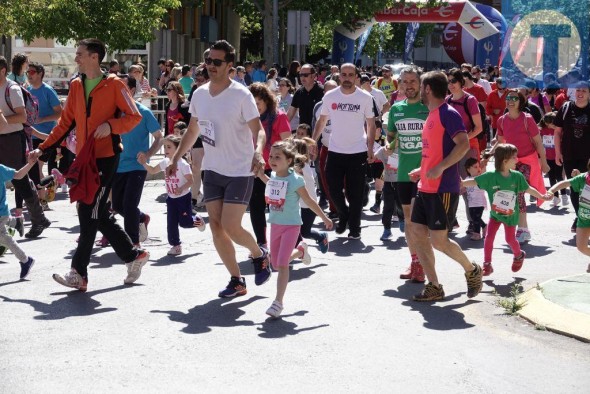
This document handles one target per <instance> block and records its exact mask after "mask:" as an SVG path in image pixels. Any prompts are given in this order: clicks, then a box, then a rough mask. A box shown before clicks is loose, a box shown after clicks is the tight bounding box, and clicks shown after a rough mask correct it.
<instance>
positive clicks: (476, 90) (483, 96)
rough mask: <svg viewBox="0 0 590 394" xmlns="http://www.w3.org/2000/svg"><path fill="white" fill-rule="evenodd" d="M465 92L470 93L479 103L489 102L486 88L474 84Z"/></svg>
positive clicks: (465, 89)
mask: <svg viewBox="0 0 590 394" xmlns="http://www.w3.org/2000/svg"><path fill="white" fill-rule="evenodd" d="M463 90H464V91H466V92H467V93H469V94H470V95H472V96H475V98H476V99H477V102H478V103H481V102H484V101H487V100H488V95H487V93H486V91H485V90H484V88H482V87H481V86H479V85H478V84H473V86H472V87H470V88H463Z"/></svg>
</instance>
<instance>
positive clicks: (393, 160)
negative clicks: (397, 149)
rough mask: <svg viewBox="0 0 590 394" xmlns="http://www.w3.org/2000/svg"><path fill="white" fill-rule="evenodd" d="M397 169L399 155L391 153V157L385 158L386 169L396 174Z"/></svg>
mask: <svg viewBox="0 0 590 394" xmlns="http://www.w3.org/2000/svg"><path fill="white" fill-rule="evenodd" d="M398 167H399V155H398V154H397V153H392V154H391V156H389V157H388V158H387V168H388V169H389V170H393V171H395V172H397V168H398Z"/></svg>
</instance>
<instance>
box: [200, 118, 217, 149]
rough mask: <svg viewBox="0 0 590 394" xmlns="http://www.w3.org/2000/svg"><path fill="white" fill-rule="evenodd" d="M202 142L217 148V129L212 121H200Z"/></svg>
mask: <svg viewBox="0 0 590 394" xmlns="http://www.w3.org/2000/svg"><path fill="white" fill-rule="evenodd" d="M199 129H200V130H201V134H200V135H201V140H202V141H203V142H205V143H207V144H209V145H211V146H215V128H214V127H213V122H211V121H210V120H199Z"/></svg>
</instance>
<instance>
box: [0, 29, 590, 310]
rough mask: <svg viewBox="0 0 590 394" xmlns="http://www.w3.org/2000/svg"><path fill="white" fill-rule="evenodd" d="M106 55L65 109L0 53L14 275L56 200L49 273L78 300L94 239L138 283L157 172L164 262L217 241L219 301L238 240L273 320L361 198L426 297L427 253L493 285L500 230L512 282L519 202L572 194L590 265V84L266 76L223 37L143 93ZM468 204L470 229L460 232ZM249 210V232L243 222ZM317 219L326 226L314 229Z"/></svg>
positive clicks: (522, 236) (4, 221) (426, 76)
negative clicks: (456, 235)
mask: <svg viewBox="0 0 590 394" xmlns="http://www.w3.org/2000/svg"><path fill="white" fill-rule="evenodd" d="M104 57H105V46H104V44H103V43H102V42H100V41H99V40H96V39H85V40H81V41H80V42H78V45H77V49H76V58H75V61H76V64H77V66H78V74H77V75H76V76H75V77H74V78H73V79H72V80H71V83H70V90H69V94H68V96H67V98H66V99H65V102H60V100H59V98H58V96H57V94H56V93H55V91H54V90H53V89H52V88H51V87H50V86H49V85H48V84H46V83H45V82H43V77H44V74H45V71H44V67H43V65H42V64H39V63H34V62H29V61H28V59H27V57H26V56H25V55H23V54H17V55H15V56H14V57H13V59H12V62H11V64H10V65H9V64H8V62H7V60H6V59H4V58H2V57H0V92H5V94H0V178H1V180H2V182H3V183H5V182H9V181H10V182H11V184H12V186H13V187H14V189H15V201H14V204H13V202H12V201H7V194H6V188H4V187H0V245H1V246H2V248H1V249H0V252H1V253H0V255H1V254H2V253H4V252H5V251H6V249H8V250H10V251H11V252H12V253H13V254H14V257H15V258H16V259H17V260H18V261H19V262H20V266H21V272H20V278H21V279H24V278H27V277H28V275H29V273H30V271H31V268H32V267H33V265H34V263H35V260H34V258H33V257H32V256H28V255H27V253H26V251H25V250H23V249H22V248H21V245H19V244H17V243H16V242H15V241H14V238H13V237H14V236H16V233H18V234H19V235H20V236H23V235H24V236H26V237H28V238H38V237H39V236H40V235H41V233H42V232H43V231H44V230H45V229H46V228H47V227H49V226H50V225H51V221H50V220H49V219H48V218H46V217H45V214H44V211H45V210H47V209H48V206H49V204H50V203H51V200H52V199H53V198H54V196H55V193H56V191H57V190H61V192H67V193H69V196H70V199H71V201H73V202H74V201H75V202H76V204H75V205H72V209H74V206H75V209H76V210H77V214H78V217H79V222H80V234H79V238H78V240H77V242H78V244H77V248H76V251H75V253H74V256H73V258H72V263H71V267H70V269H69V271H67V272H66V273H65V274H64V275H60V274H54V275H53V279H54V280H55V281H56V282H58V283H60V284H61V285H63V286H67V287H70V288H75V289H78V290H80V291H86V290H87V288H88V285H89V279H88V278H89V275H88V265H89V263H90V259H91V254H92V249H93V247H94V246H95V243H96V244H97V245H99V246H102V247H107V246H112V248H113V249H114V251H115V253H116V254H117V256H118V258H119V259H121V260H122V261H124V262H125V263H126V268H127V273H126V276H125V278H124V283H125V284H131V283H134V282H136V281H137V280H138V279H139V277H140V275H141V271H142V268H143V267H144V266H145V264H146V263H147V262H148V260H149V257H150V254H149V250H148V249H149V246H148V244H145V241H146V239H147V237H148V226H149V223H150V215H149V212H143V211H142V210H141V204H140V201H141V195H142V190H143V186H144V183H145V180H146V176H147V174H156V173H158V172H164V173H165V186H166V189H165V192H166V193H167V198H166V206H167V224H166V232H167V239H168V243H169V245H170V250H169V251H168V255H170V256H178V255H181V254H182V242H181V240H180V234H179V227H183V228H197V229H198V230H200V231H210V233H211V237H212V239H213V243H214V246H215V249H216V251H217V253H218V255H219V258H220V260H221V261H222V262H223V264H224V265H225V268H226V269H227V271H228V273H229V277H230V279H229V282H228V284H227V285H226V286H225V287H224V288H223V289H222V290H221V291H220V292H219V294H218V295H219V297H226V298H228V297H236V296H242V295H245V294H246V293H247V286H246V280H245V278H244V277H243V276H242V274H241V272H240V267H239V265H238V260H237V256H236V250H235V245H239V246H242V247H244V248H246V249H248V251H249V258H250V259H251V261H252V263H253V265H254V271H255V277H254V283H255V284H256V285H262V284H264V283H266V282H267V281H268V280H269V279H270V278H271V275H272V273H273V272H278V275H277V276H278V278H277V294H276V297H275V300H274V301H273V302H272V304H271V305H270V307H269V308H268V310H267V311H266V313H267V314H268V315H270V316H272V317H278V316H280V314H281V312H282V310H283V302H284V297H285V292H286V288H287V284H288V282H289V265H290V263H291V262H292V261H293V260H301V261H302V262H303V263H304V264H309V263H310V262H311V258H312V257H311V255H312V254H315V253H316V252H314V251H313V248H310V245H309V243H310V241H313V243H314V244H315V245H316V246H317V250H318V251H319V252H320V254H324V253H327V252H329V248H330V237H331V236H330V235H329V232H328V231H330V230H334V232H335V233H336V234H337V235H342V236H345V235H344V234H345V233H347V234H346V236H347V237H348V238H349V239H350V240H351V242H354V241H353V240H358V239H360V238H361V215H362V212H363V208H364V207H365V206H368V205H370V207H369V210H370V211H371V212H372V213H373V214H375V215H381V221H382V225H383V233H382V235H381V237H380V240H381V241H382V242H385V243H386V242H389V240H390V239H391V237H392V223H393V222H396V221H397V222H399V229H400V231H401V232H402V233H403V234H404V235H405V239H406V243H407V247H408V251H409V261H410V264H409V267H408V269H407V271H405V272H402V273H400V278H401V279H404V280H410V281H413V282H417V283H425V284H424V287H423V289H422V291H421V292H420V293H419V294H417V295H415V296H414V297H413V299H414V300H415V301H437V300H442V299H443V298H444V296H445V293H444V290H443V286H442V284H441V283H440V282H439V278H438V276H437V272H436V266H435V254H434V250H435V249H436V250H438V251H440V252H442V253H444V254H446V255H447V256H449V257H450V258H451V259H453V260H455V261H456V262H457V263H459V264H460V265H461V267H462V269H463V271H464V275H465V279H466V284H467V296H468V297H470V298H471V297H475V296H477V295H478V293H479V292H480V291H481V288H482V277H483V276H488V275H491V274H492V273H493V271H494V268H493V266H492V250H493V245H494V241H495V236H496V233H497V231H498V229H499V227H500V225H502V226H503V228H504V233H505V239H506V242H507V244H508V245H509V246H510V248H511V249H512V252H513V254H514V257H513V261H512V271H513V272H518V271H519V270H521V268H522V267H523V264H524V263H525V259H526V253H525V251H524V250H522V248H521V245H522V244H523V243H526V242H534V237H533V235H532V234H534V231H532V230H535V229H532V230H531V229H530V228H529V226H528V222H527V211H526V206H527V202H529V203H534V204H537V205H541V204H543V203H544V202H548V203H550V204H551V205H552V206H558V205H568V204H569V203H570V200H571V203H572V205H573V208H574V210H575V212H576V218H575V219H574V223H573V225H572V228H571V231H572V232H574V233H575V234H576V246H577V248H578V250H579V251H580V252H581V253H582V254H584V255H585V256H586V261H588V257H590V248H589V247H588V241H589V238H590V175H589V173H588V171H589V170H590V106H589V105H588V104H589V102H590V86H589V84H588V83H587V82H585V81H574V80H568V81H567V85H566V86H563V87H562V86H561V85H560V83H562V82H563V81H561V80H558V79H557V78H556V77H555V76H552V75H550V74H546V75H544V76H543V78H542V80H536V79H534V78H533V79H528V80H524V81H522V83H521V84H519V86H518V87H517V88H515V89H512V88H508V87H507V85H508V83H507V81H511V80H510V75H509V72H508V71H507V70H501V69H497V68H496V69H494V68H493V67H491V68H490V69H489V70H486V73H482V70H481V69H480V68H479V67H477V66H475V67H473V66H472V65H469V64H463V65H461V67H458V68H453V69H450V70H436V71H430V72H426V73H424V72H423V71H422V70H421V69H419V68H418V67H415V66H411V65H410V66H406V67H404V68H402V69H401V71H400V73H399V75H393V72H392V71H393V70H392V68H391V67H389V66H383V67H381V68H376V69H369V70H367V69H360V68H358V67H356V66H355V65H353V64H350V63H346V64H342V65H341V66H328V67H326V66H319V67H318V66H315V65H312V64H303V65H301V64H300V63H299V62H293V63H292V64H291V65H290V67H288V68H281V67H279V66H278V65H275V66H274V67H272V68H270V69H268V68H267V65H266V62H265V61H263V60H262V61H259V62H256V63H255V64H252V63H250V62H246V63H245V64H244V65H237V63H236V53H235V50H234V48H233V47H232V46H231V45H230V44H229V43H228V42H226V41H223V40H220V41H217V42H215V43H214V44H213V45H212V46H211V47H210V48H209V49H208V50H207V51H206V52H205V53H204V54H203V63H202V64H198V65H197V64H194V65H190V66H189V65H184V66H181V65H178V64H176V63H174V61H172V60H163V61H161V62H160V64H159V66H160V70H159V77H158V78H157V87H153V88H152V87H151V86H150V84H149V82H148V80H147V78H146V77H145V72H146V67H145V65H143V64H141V63H138V64H134V65H132V66H131V67H129V68H128V70H126V71H127V73H126V74H123V73H121V70H120V66H119V65H118V63H117V62H116V61H113V62H111V63H110V64H109V68H108V70H106V69H105V68H102V67H101V65H102V60H103V59H104ZM159 94H162V95H165V96H166V100H165V103H164V105H163V108H161V109H162V110H163V112H164V114H165V116H164V122H163V125H161V124H160V122H159V121H158V120H157V119H156V117H155V116H154V114H153V112H152V106H153V105H154V104H153V100H154V97H155V96H158V95H159ZM155 108H157V105H156V107H155ZM161 151H163V153H164V157H163V158H161V160H159V161H155V160H154V159H155V157H154V156H155V155H156V154H158V152H161ZM158 157H159V156H158ZM150 159H151V160H150ZM488 161H493V166H492V165H491V164H490V165H489V166H488ZM492 167H493V168H492ZM44 172H46V173H47V174H45V173H44ZM44 175H49V176H48V177H45V176H44ZM545 175H547V177H548V179H549V184H550V189H549V190H547V189H546V186H545V178H544V176H545ZM371 187H374V189H375V194H374V195H375V200H374V202H373V203H370V202H369V196H370V193H369V192H370V190H371ZM566 188H569V196H568V193H567V192H566ZM525 194H529V197H525ZM460 201H463V203H462V204H464V205H465V211H466V213H467V220H468V223H458V222H457V219H456V212H457V209H458V206H459V203H460ZM23 202H24V206H23ZM203 205H204V206H205V207H206V213H207V215H206V216H205V215H201V213H200V212H202V210H200V209H199V207H201V206H203ZM9 207H10V208H12V210H10V209H9ZM25 208H26V210H27V212H28V220H29V221H30V228H29V231H28V232H27V233H26V234H25V224H26V225H27V226H28V222H25V219H24V216H23V210H24V209H25ZM486 210H489V214H487V213H486ZM247 211H248V214H249V216H250V220H251V223H252V228H253V233H251V232H250V231H247V230H246V229H244V228H243V227H242V219H243V216H244V215H245V214H246V212H247ZM536 212H539V213H535V214H536V215H537V214H538V215H542V214H543V213H542V211H536ZM117 216H120V217H121V218H122V226H121V225H119V224H118V221H117ZM317 216H319V217H320V219H321V221H322V222H323V227H324V228H323V229H322V230H319V229H317V228H314V221H315V219H316V217H317ZM52 219H53V220H56V221H59V217H52ZM267 223H270V226H267ZM267 227H270V229H267ZM458 228H465V229H466V230H467V233H468V234H469V237H470V239H471V240H472V241H473V242H474V243H481V247H482V249H483V253H473V255H472V256H470V257H468V256H466V255H465V253H464V252H463V251H462V250H461V247H460V246H459V245H458V244H457V243H456V242H455V241H453V240H452V239H451V238H449V232H451V231H457V229H458ZM150 231H155V229H153V225H152V227H150ZM156 231H162V232H163V231H164V230H163V229H157V230H156ZM98 232H100V233H101V238H99V239H98V241H96V237H97V233H98ZM37 242H47V240H44V239H41V240H39V241H37ZM142 243H144V245H142ZM359 245H360V243H359ZM316 258H318V257H316ZM587 271H588V272H590V264H588V267H587Z"/></svg>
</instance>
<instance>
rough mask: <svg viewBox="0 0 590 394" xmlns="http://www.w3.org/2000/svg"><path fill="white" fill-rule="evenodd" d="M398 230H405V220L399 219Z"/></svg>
mask: <svg viewBox="0 0 590 394" xmlns="http://www.w3.org/2000/svg"><path fill="white" fill-rule="evenodd" d="M399 231H401V232H402V233H405V232H406V221H405V220H400V221H399Z"/></svg>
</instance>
